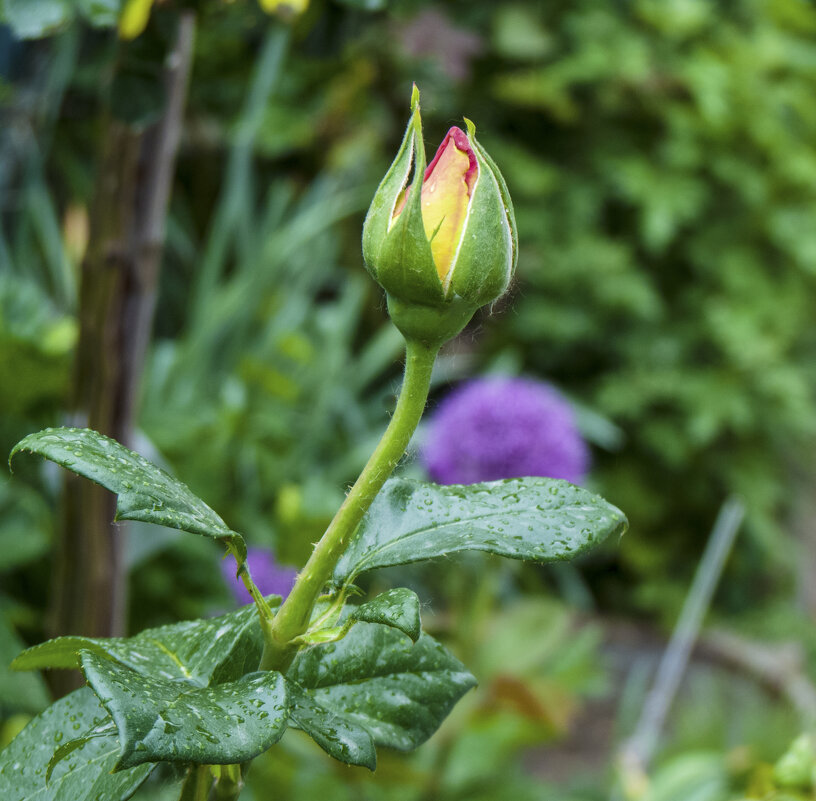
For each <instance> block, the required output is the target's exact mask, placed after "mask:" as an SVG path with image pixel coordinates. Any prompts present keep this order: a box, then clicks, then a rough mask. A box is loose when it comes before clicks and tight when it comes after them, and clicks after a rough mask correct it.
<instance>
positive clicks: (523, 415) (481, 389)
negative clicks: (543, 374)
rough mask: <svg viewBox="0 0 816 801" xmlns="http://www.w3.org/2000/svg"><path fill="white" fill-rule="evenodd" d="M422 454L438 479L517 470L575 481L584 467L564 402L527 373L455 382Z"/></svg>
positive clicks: (585, 458) (469, 479)
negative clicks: (528, 376) (517, 376)
mask: <svg viewBox="0 0 816 801" xmlns="http://www.w3.org/2000/svg"><path fill="white" fill-rule="evenodd" d="M421 457H422V461H423V462H424V464H425V467H426V468H427V470H428V473H429V474H430V476H431V478H432V479H433V480H434V481H436V482H437V483H439V484H473V483H475V482H478V481H494V480H496V479H500V478H519V477H521V476H547V477H549V478H564V479H566V480H567V481H570V482H572V483H573V484H578V483H580V482H581V481H583V479H584V478H585V476H586V473H587V469H588V467H589V448H588V447H587V445H586V443H585V442H584V440H583V439H582V438H581V435H580V434H579V433H578V429H577V428H576V426H575V417H574V415H573V412H572V408H571V407H570V405H569V403H568V402H567V401H566V400H565V399H564V398H563V397H561V395H559V394H558V392H556V390H555V389H553V388H552V387H551V386H550V385H549V384H546V383H544V382H543V381H537V380H535V379H532V378H506V377H495V378H494V377H489V378H477V379H474V380H472V381H468V382H467V383H465V384H463V385H462V386H460V387H457V388H456V389H455V390H453V392H451V393H450V394H449V395H448V396H447V397H445V398H444V399H443V400H442V402H441V403H440V404H439V407H438V408H437V410H436V413H435V414H434V416H433V419H432V420H431V425H430V429H429V431H428V432H427V438H426V440H425V444H424V447H423V449H422V453H421Z"/></svg>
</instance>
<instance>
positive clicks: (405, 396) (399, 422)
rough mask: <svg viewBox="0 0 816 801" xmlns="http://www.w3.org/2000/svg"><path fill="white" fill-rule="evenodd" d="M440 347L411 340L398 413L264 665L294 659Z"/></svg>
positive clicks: (408, 429) (292, 602)
mask: <svg viewBox="0 0 816 801" xmlns="http://www.w3.org/2000/svg"><path fill="white" fill-rule="evenodd" d="M438 351H439V348H438V346H437V347H428V346H427V345H424V344H422V343H420V342H417V341H415V340H408V342H407V347H406V351H405V378H404V380H403V383H402V390H401V391H400V396H399V399H398V401H397V406H396V408H395V410H394V416H393V417H392V418H391V422H390V423H389V425H388V428H387V429H386V430H385V433H384V434H383V436H382V439H381V440H380V442H379V444H378V445H377V448H376V449H375V451H374V453H373V454H371V458H370V459H369V460H368V463H367V464H366V466H365V467H364V468H363V472H362V473H360V476H359V478H358V479H357V481H356V482H355V484H354V486H353V487H352V488H351V491H350V492H349V494H348V495H347V496H346V499H345V501H344V502H343V505H342V506H341V507H340V508H339V509H338V510H337V514H336V515H335V516H334V519H333V520H332V522H331V523H330V524H329V527H328V528H327V529H326V533H325V534H324V535H323V537H322V538H321V540H320V542H318V543H317V545H316V546H315V549H314V551H312V555H311V557H309V561H308V562H307V563H306V566H305V567H304V568H303V570H302V571H301V573H300V575H299V576H298V579H297V581H296V582H295V586H294V587H293V588H292V592H291V593H290V594H289V597H288V598H287V599H286V601H285V602H284V604H283V606H282V607H281V609H280V611H279V612H278V614H277V615H276V616H275V619H274V621H273V623H272V630H271V636H270V637H268V638H267V640H266V644H265V647H264V652H263V656H262V658H261V664H260V669H261V670H281V671H282V670H286V668H288V667H289V665H290V664H291V662H292V659H294V656H295V653H296V651H297V646H296V645H294V644H293V643H292V640H294V639H295V637H298V636H300V635H301V634H303V633H304V632H305V631H306V629H307V627H308V625H309V619H310V617H311V614H312V609H313V608H314V605H315V601H317V598H318V596H319V595H320V592H321V590H322V589H323V587H324V586H325V584H326V582H327V581H328V580H329V579H330V578H331V575H332V572H333V570H334V568H335V565H336V564H337V562H338V560H339V559H340V557H341V556H342V554H343V552H344V551H345V550H346V548H347V547H348V544H349V542H350V541H351V538H352V536H353V534H354V532H355V531H356V529H357V526H358V524H359V523H360V520H361V519H362V517H363V515H364V514H365V513H366V512H367V511H368V508H369V507H370V506H371V503H372V502H373V500H374V498H375V497H376V495H377V493H378V492H379V491H380V489H381V488H382V485H383V484H384V483H385V481H386V479H387V478H388V477H389V476H390V475H391V473H392V472H393V470H394V468H395V467H396V466H397V462H399V460H400V458H402V455H403V453H405V449H406V447H407V446H408V443H409V442H410V440H411V436H412V435H413V433H414V430H415V429H416V427H417V424H418V423H419V419H420V418H421V417H422V412H423V411H424V410H425V401H426V400H427V399H428V388H429V387H430V383H431V370H432V369H433V364H434V361H435V359H436V354H437V353H438Z"/></svg>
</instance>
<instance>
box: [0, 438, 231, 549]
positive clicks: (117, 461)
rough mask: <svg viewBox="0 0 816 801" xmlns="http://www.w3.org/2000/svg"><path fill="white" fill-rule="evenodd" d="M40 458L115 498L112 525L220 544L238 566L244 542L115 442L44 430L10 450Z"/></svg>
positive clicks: (192, 498)
mask: <svg viewBox="0 0 816 801" xmlns="http://www.w3.org/2000/svg"><path fill="white" fill-rule="evenodd" d="M21 451H28V452H30V453H36V454H39V455H40V456H44V457H45V458H46V459H50V460H51V461H52V462H56V463H57V464H58V465H61V466H62V467H64V468H66V469H67V470H70V471H71V472H73V473H76V474H77V475H80V476H84V477H85V478H88V479H90V480H91V481H93V482H95V483H96V484H99V485H100V486H102V487H104V488H105V489H107V490H110V491H111V492H113V493H116V496H117V498H116V519H117V520H141V521H143V522H145V523H156V524H158V525H161V526H168V527H169V528H176V529H180V530H181V531H189V532H190V533H192V534H200V535H202V536H204V537H212V538H213V539H216V540H218V541H219V542H222V543H223V544H224V545H226V546H227V547H229V548H230V549H231V550H233V552H234V553H235V554H236V556H237V558H238V559H239V560H240V561H244V560H245V559H246V544H245V543H244V539H243V537H242V536H241V535H240V534H238V533H237V532H235V531H232V530H231V529H230V528H229V527H228V526H227V524H226V523H224V521H223V520H222V519H221V518H220V517H219V516H218V515H217V514H216V513H215V512H214V511H213V510H212V509H210V507H209V506H207V504H206V503H204V501H202V500H201V499H200V498H198V497H196V496H195V495H194V494H193V493H192V492H191V491H190V490H189V489H188V487H187V486H186V485H185V484H182V483H181V482H180V481H178V480H177V479H175V478H173V477H172V476H171V475H169V474H168V473H166V472H165V471H164V470H162V469H161V468H160V467H156V465H154V464H152V463H151V462H148V461H147V459H145V458H144V457H143V456H140V455H139V454H138V453H134V452H133V451H131V450H129V449H128V448H126V447H125V446H124V445H120V444H119V443H118V442H116V441H115V440H112V439H110V438H109V437H106V436H103V435H102V434H99V433H98V432H96V431H91V430H90V429H88V428H46V429H45V430H43V431H39V432H37V433H36V434H29V435H28V436H27V437H25V438H24V439H22V440H20V442H18V443H17V445H15V446H14V450H12V452H11V457H10V458H14V456H15V455H16V454H18V453H20V452H21Z"/></svg>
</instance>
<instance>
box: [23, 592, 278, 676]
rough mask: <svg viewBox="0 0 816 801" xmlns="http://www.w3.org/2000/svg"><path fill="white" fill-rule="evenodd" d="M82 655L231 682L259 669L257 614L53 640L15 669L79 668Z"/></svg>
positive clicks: (146, 671) (148, 671)
mask: <svg viewBox="0 0 816 801" xmlns="http://www.w3.org/2000/svg"><path fill="white" fill-rule="evenodd" d="M267 601H268V602H269V603H270V605H272V606H273V607H274V606H276V605H277V604H278V603H279V602H280V598H279V597H278V596H269V597H268V598H267ZM83 650H84V651H91V652H93V653H96V654H98V655H99V656H102V657H109V658H112V659H115V660H117V661H118V662H120V663H121V664H123V665H125V666H127V667H129V668H131V669H132V670H135V671H136V672H137V673H141V674H143V675H146V676H152V677H153V678H157V679H166V680H176V679H184V680H186V681H189V682H191V683H193V684H197V685H198V686H201V687H204V686H207V685H209V684H218V683H220V682H224V681H233V680H235V679H237V678H240V677H241V676H242V675H244V674H245V673H247V672H249V671H252V670H255V669H256V668H257V666H258V662H259V660H260V657H261V642H260V626H259V624H258V612H257V610H256V608H255V606H254V605H253V604H249V605H248V606H244V607H242V608H241V609H236V610H235V611H234V612H230V613H229V614H227V615H222V616H221V617H216V618H209V619H207V620H190V621H186V622H184V623H173V624H171V625H169V626H160V627H158V628H154V629H145V631H143V632H141V633H140V634H137V635H136V636H135V637H128V638H127V639H120V638H110V639H102V638H99V639H92V638H90V637H57V638H56V639H54V640H49V641H48V642H45V643H42V644H41V645H35V646H34V647H32V648H29V649H28V650H27V651H23V653H21V654H20V655H19V656H18V657H17V658H16V659H15V660H14V663H13V667H14V668H15V669H17V670H36V669H41V668H78V667H79V665H80V661H79V653H80V651H83Z"/></svg>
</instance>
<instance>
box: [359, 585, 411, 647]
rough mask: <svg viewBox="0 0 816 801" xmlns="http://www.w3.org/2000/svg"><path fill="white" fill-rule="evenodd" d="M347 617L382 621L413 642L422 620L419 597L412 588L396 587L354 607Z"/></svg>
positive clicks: (371, 621) (367, 620)
mask: <svg viewBox="0 0 816 801" xmlns="http://www.w3.org/2000/svg"><path fill="white" fill-rule="evenodd" d="M349 617H350V618H351V619H352V620H358V621H361V622H365V623H383V624H385V625H386V626H393V628H395V629H399V630H400V631H401V632H403V633H404V634H407V635H408V636H409V637H410V638H411V639H412V640H413V641H414V642H416V641H417V640H418V639H419V635H420V633H421V625H422V622H421V620H420V614H419V598H417V594H416V593H415V592H413V591H412V590H409V589H407V588H405V587H396V588H395V589H393V590H387V591H386V592H384V593H381V594H380V595H378V596H377V597H376V598H373V599H372V600H370V601H368V603H364V604H361V605H360V606H357V607H354V608H353V609H352V611H351V614H350V615H349Z"/></svg>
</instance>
